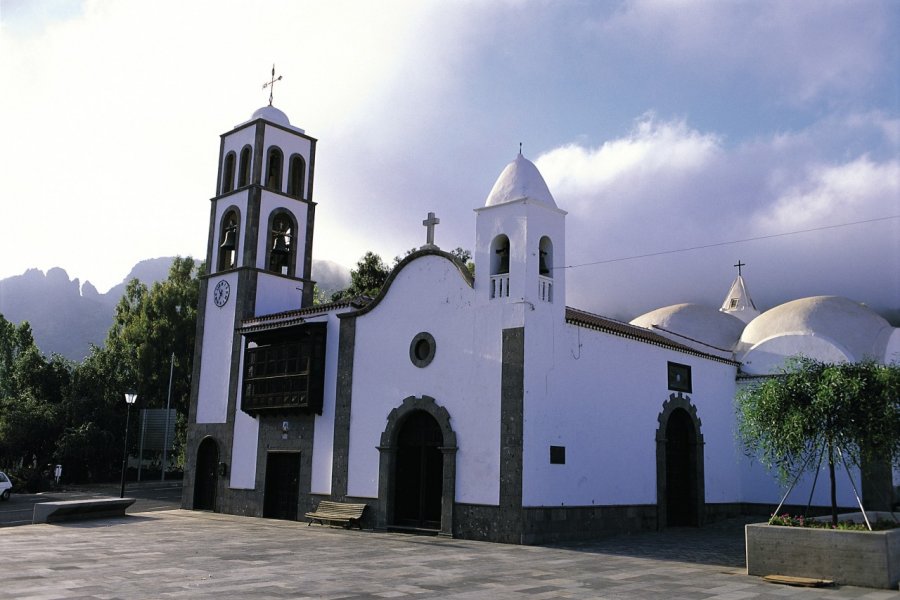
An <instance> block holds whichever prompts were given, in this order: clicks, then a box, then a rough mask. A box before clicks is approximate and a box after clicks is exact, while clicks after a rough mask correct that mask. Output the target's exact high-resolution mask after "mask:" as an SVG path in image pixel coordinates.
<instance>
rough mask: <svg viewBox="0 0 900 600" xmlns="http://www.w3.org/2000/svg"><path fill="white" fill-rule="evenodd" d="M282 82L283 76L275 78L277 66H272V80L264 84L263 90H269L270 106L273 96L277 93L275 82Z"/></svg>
mask: <svg viewBox="0 0 900 600" xmlns="http://www.w3.org/2000/svg"><path fill="white" fill-rule="evenodd" d="M276 81H281V75H279V76H278V77H275V65H274V64H273V65H272V79H270V80H269V81H267V82H266V83H264V84H263V86H262V89H266V88H269V106H272V95H273V94H274V92H275V82H276Z"/></svg>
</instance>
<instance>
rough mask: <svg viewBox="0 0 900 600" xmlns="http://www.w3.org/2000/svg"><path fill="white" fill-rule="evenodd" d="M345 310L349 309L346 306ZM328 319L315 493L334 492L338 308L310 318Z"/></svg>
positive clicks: (314, 469)
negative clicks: (332, 482) (333, 464)
mask: <svg viewBox="0 0 900 600" xmlns="http://www.w3.org/2000/svg"><path fill="white" fill-rule="evenodd" d="M345 310H346V309H345ZM323 319H324V320H326V321H327V323H328V325H327V332H326V334H325V389H324V390H323V398H322V414H321V415H317V416H316V423H315V436H314V437H313V454H312V482H311V484H310V490H311V491H312V493H313V494H330V493H331V468H332V463H333V459H334V414H335V413H334V411H335V402H336V394H337V359H338V341H339V336H340V327H341V324H340V320H339V319H338V318H337V311H332V312H330V313H328V314H327V315H324V316H322V317H314V318H310V319H309V322H313V323H317V322H321V321H322V320H323Z"/></svg>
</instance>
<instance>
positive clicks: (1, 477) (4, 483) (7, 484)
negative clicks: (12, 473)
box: [0, 471, 12, 500]
mask: <svg viewBox="0 0 900 600" xmlns="http://www.w3.org/2000/svg"><path fill="white" fill-rule="evenodd" d="M10 488H12V481H10V480H9V477H7V476H6V473H4V472H3V471H0V500H9V490H10Z"/></svg>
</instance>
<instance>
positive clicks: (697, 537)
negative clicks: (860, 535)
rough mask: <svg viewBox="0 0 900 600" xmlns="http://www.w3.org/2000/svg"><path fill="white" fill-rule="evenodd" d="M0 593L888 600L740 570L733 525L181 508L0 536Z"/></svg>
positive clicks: (27, 596) (24, 596)
mask: <svg viewBox="0 0 900 600" xmlns="http://www.w3.org/2000/svg"><path fill="white" fill-rule="evenodd" d="M0 549H2V557H0V596H2V597H7V598H17V599H20V600H44V599H51V598H85V599H86V598H98V599H113V598H123V599H127V598H216V599H219V600H221V599H225V598H298V599H299V598H316V599H335V600H336V599H347V600H350V599H362V598H416V599H418V598H421V599H424V598H442V599H460V600H461V599H481V598H519V599H525V598H528V599H534V600H537V599H544V598H615V599H626V598H666V599H669V600H677V599H696V598H702V599H718V600H743V599H747V598H758V599H773V600H774V599H782V600H783V599H793V598H804V599H814V598H825V599H829V598H835V599H836V598H865V599H867V600H881V599H885V600H886V599H889V598H890V599H898V598H900V592H891V591H887V590H874V589H868V588H859V587H851V586H841V587H839V588H830V589H806V588H791V587H785V586H780V585H775V584H770V583H766V582H764V581H762V580H761V579H759V578H757V577H749V576H747V575H745V574H744V573H745V570H744V568H743V564H744V558H743V535H742V528H741V523H739V522H728V523H726V524H721V525H716V526H712V527H706V528H704V529H702V530H697V529H673V530H668V531H665V532H662V533H644V534H638V535H631V536H618V537H614V538H609V539H605V540H602V541H597V542H591V543H586V544H573V545H566V546H558V547H536V546H513V545H505V544H490V543H485V542H472V541H466V540H454V539H444V538H435V537H420V536H411V535H404V534H398V533H380V532H372V531H356V530H353V531H346V530H343V529H338V528H328V527H321V526H312V527H307V525H306V524H305V523H298V522H291V521H275V520H270V519H258V518H249V517H237V516H232V515H222V514H214V513H202V512H193V511H184V510H171V511H163V512H144V513H135V514H131V515H129V516H126V517H123V518H118V519H107V520H97V521H83V522H78V523H69V524H59V525H28V526H24V527H9V528H4V529H0Z"/></svg>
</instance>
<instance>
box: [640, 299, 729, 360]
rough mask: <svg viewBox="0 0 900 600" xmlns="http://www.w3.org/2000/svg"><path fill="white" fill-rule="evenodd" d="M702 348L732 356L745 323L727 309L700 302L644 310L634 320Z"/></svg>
mask: <svg viewBox="0 0 900 600" xmlns="http://www.w3.org/2000/svg"><path fill="white" fill-rule="evenodd" d="M631 325H637V326H638V327H644V328H646V329H650V330H652V331H655V332H656V333H659V334H660V335H662V336H664V337H667V338H669V339H671V340H674V341H676V342H678V343H681V344H684V345H686V346H691V347H692V348H696V349H697V350H700V351H702V352H708V353H711V354H716V355H718V356H724V357H727V358H731V357H732V350H733V349H734V346H735V344H737V342H738V340H739V339H740V337H741V333H742V332H743V330H744V323H743V322H742V321H741V320H740V319H738V318H737V317H734V316H732V315H730V314H728V313H725V312H720V311H718V310H716V309H714V308H711V307H708V306H702V305H700V304H690V303H689V304H675V305H672V306H666V307H663V308H658V309H656V310H654V311H651V312H648V313H645V314H643V315H641V316H639V317H637V318H635V319H633V320H632V321H631Z"/></svg>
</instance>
